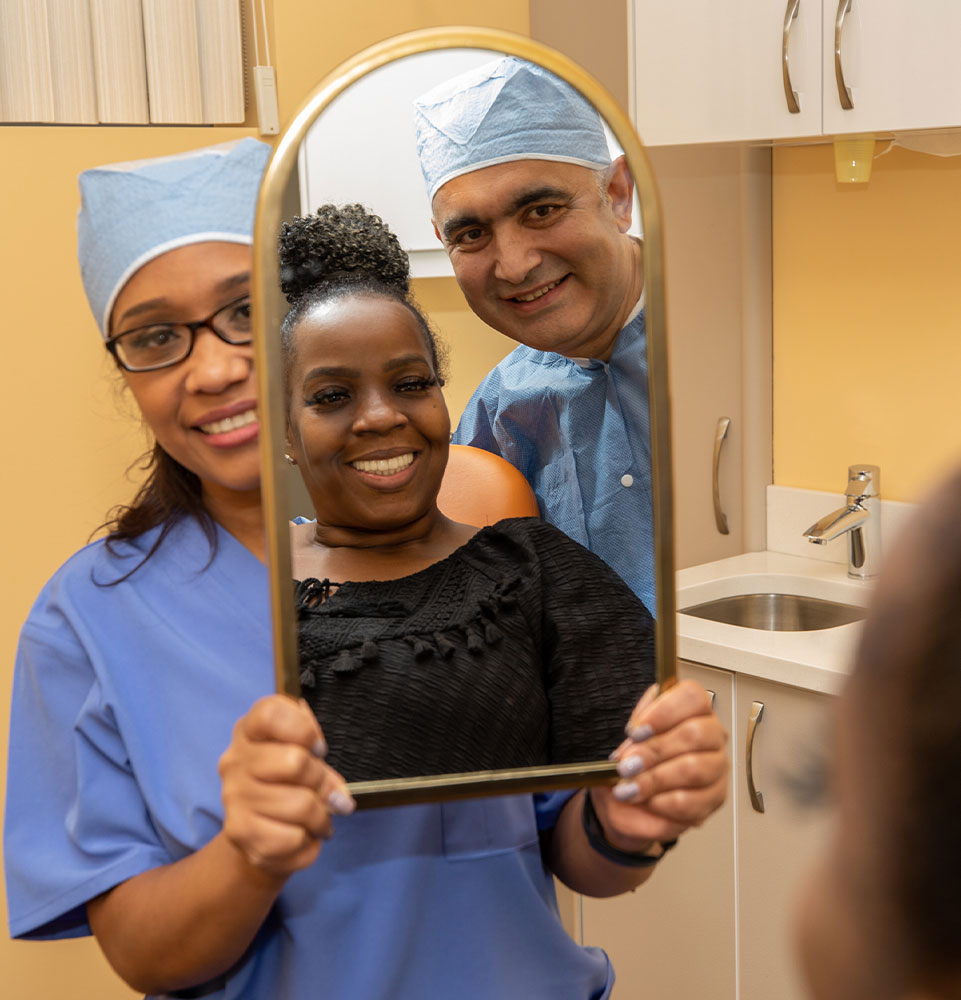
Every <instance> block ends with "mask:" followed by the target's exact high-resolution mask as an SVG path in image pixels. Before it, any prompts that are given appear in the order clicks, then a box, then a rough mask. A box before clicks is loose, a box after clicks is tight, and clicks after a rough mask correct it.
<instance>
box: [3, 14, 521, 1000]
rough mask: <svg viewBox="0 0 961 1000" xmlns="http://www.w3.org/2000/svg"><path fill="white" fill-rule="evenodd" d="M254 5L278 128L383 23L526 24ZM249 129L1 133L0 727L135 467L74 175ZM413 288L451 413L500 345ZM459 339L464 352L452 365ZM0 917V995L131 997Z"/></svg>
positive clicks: (127, 413)
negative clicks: (81, 229)
mask: <svg viewBox="0 0 961 1000" xmlns="http://www.w3.org/2000/svg"><path fill="white" fill-rule="evenodd" d="M267 6H268V14H269V15H270V20H271V29H272V31H271V55H272V57H273V62H274V64H275V66H276V67H277V83H278V93H279V100H280V116H281V122H284V121H285V120H286V119H287V118H288V117H289V115H290V114H291V113H292V112H293V111H294V109H295V108H296V107H297V105H298V104H299V103H300V101H301V100H302V99H303V97H304V96H306V93H307V92H308V91H309V90H310V89H311V88H312V86H313V85H314V84H315V83H316V82H317V81H318V80H319V79H320V78H321V77H322V76H323V75H324V74H325V73H326V72H328V71H329V70H330V69H332V68H333V67H334V66H335V65H336V64H337V63H338V62H340V61H341V60H343V59H345V58H346V57H348V56H350V55H352V54H353V53H354V52H355V51H357V50H358V49H361V48H363V47H365V46H367V45H369V44H372V43H374V42H376V41H379V40H380V39H383V38H386V37H388V36H390V35H392V34H395V33H397V32H401V31H407V30H413V29H415V28H421V27H429V26H434V25H441V24H479V25H484V26H489V27H500V28H506V29H508V30H512V31H516V32H519V33H521V34H527V33H528V30H529V15H528V8H527V2H526V0H485V3H483V4H480V3H474V2H466V0H433V2H430V0H400V2H398V0H366V2H356V3H352V4H319V3H317V4H313V3H302V2H300V0H273V2H271V0H267ZM254 134H256V133H255V131H253V130H251V129H237V128H116V127H113V128H110V127H107V128H83V127H79V128H77V127H74V128H70V127H2V129H0V142H2V148H3V157H2V162H0V191H2V199H3V237H2V240H0V273H2V274H3V285H2V288H3V309H4V332H5V341H6V350H7V355H6V363H5V364H4V366H3V369H2V374H0V379H2V391H0V407H2V410H0V421H2V427H3V434H2V453H0V459H2V467H3V469H4V470H5V474H4V480H3V482H4V490H3V494H2V499H0V504H2V513H3V519H4V523H5V526H6V527H5V529H4V531H3V549H2V553H3V558H2V564H3V566H4V570H5V572H4V573H3V583H2V587H3V591H2V601H0V733H2V734H6V731H7V722H8V718H7V712H8V707H7V706H8V692H9V688H10V683H11V678H12V673H13V658H14V651H15V648H16V640H17V634H18V632H19V629H20V625H21V623H22V622H23V619H24V618H25V616H26V614H27V612H28V610H29V607H30V604H31V603H32V601H33V599H34V597H35V596H36V594H37V592H38V590H39V589H40V587H41V586H42V585H43V582H44V581H45V580H46V579H47V577H48V576H49V575H50V573H51V572H53V570H54V569H55V568H56V567H57V566H58V565H59V564H60V563H61V562H62V561H63V560H64V559H65V558H66V557H67V556H69V555H70V553H71V552H73V551H74V550H75V549H76V548H78V547H79V546H80V545H82V544H83V543H84V542H85V541H86V540H87V538H88V536H89V535H90V533H91V531H92V530H93V529H95V528H96V527H97V525H99V524H100V523H101V521H102V520H103V518H104V515H105V513H106V511H107V509H108V508H109V507H110V506H111V505H112V504H115V503H117V502H120V501H125V500H127V499H129V497H130V496H131V494H132V492H133V488H134V487H133V482H134V481H135V480H136V473H134V474H132V476H130V477H128V476H127V475H126V473H125V470H126V469H127V467H128V466H129V465H130V463H131V462H132V461H133V460H134V459H135V458H136V457H137V456H138V455H139V454H140V453H141V452H142V451H143V449H144V446H145V439H144V436H143V434H142V432H141V430H140V428H139V425H138V422H137V420H136V417H135V415H134V412H133V408H132V404H130V403H129V402H127V401H125V400H124V398H123V396H122V393H121V392H120V390H119V388H118V382H117V378H116V376H115V375H114V374H113V372H112V368H111V366H110V365H109V364H108V363H107V360H106V355H105V352H104V351H103V349H102V347H101V346H100V342H99V334H98V332H97V329H96V326H95V324H94V321H93V319H92V318H91V316H90V313H89V309H88V307H87V305H86V300H85V299H84V297H83V291H82V288H81V285H80V278H79V273H78V271H77V265H76V256H75V253H76V251H75V245H76V229H75V218H76V210H77V188H76V176H77V174H78V173H79V172H80V171H81V170H83V169H85V168H87V167H89V166H93V165H96V164H98V163H106V162H111V161H114V160H128V159H135V158H140V157H147V156H155V155H162V154H164V153H170V152H175V151H179V150H183V149H188V148H192V147H196V146H203V145H207V144H209V143H212V142H221V141H226V140H228V139H232V138H236V137H238V136H242V135H254ZM421 284H422V285H428V286H430V287H428V288H424V289H422V288H420V287H418V294H419V295H420V297H421V299H422V301H423V302H424V303H425V305H427V306H428V307H430V308H436V309H437V310H438V325H439V327H440V328H441V330H442V332H443V333H444V335H445V336H447V337H448V339H450V340H451V341H452V342H453V343H454V352H455V365H454V370H455V373H456V375H455V377H456V378H457V384H456V386H455V385H452V387H451V388H452V399H456V400H458V401H459V402H455V403H454V406H455V408H457V409H458V411H459V408H460V406H462V405H463V399H464V398H466V392H467V391H468V389H469V388H470V386H469V385H468V383H470V382H471V380H472V379H473V380H474V381H476V380H477V378H479V376H480V374H481V373H482V372H484V371H486V370H487V369H488V368H489V367H490V366H491V364H493V363H494V361H496V360H497V358H499V357H500V356H501V353H503V349H502V347H501V346H500V344H499V339H498V338H497V337H495V336H493V335H492V336H491V345H497V346H493V347H491V346H489V345H488V344H487V343H486V342H485V340H484V337H485V333H486V328H484V327H483V326H481V325H479V324H477V323H476V321H473V319H472V317H471V318H466V317H465V316H464V315H463V313H462V312H461V310H460V308H459V307H458V297H459V292H458V291H457V290H456V287H454V286H453V282H452V281H450V282H447V281H443V280H436V281H431V282H426V283H421ZM501 339H502V338H501ZM459 341H460V342H466V343H467V344H468V345H470V346H473V347H476V348H478V349H479V352H478V351H475V352H474V355H473V356H472V358H471V360H469V361H467V362H465V360H463V359H462V358H461V357H460V349H459V346H458V342H459ZM465 356H466V351H465ZM491 359H493V360H491ZM472 366H479V367H478V372H477V374H476V376H475V375H474V374H470V373H469V372H470V371H471V367H472ZM3 742H4V743H5V736H4V740H3ZM5 772H6V754H5V747H0V775H3V776H2V777H0V789H2V788H3V787H4V786H5ZM2 906H3V904H0V908H2ZM0 921H2V926H0V995H3V996H5V997H16V998H21V997H22V998H30V1000H46V998H48V997H49V998H51V1000H53V998H58V1000H59V998H61V997H69V998H70V1000H112V998H114V997H129V996H132V995H133V994H131V993H130V991H129V990H128V989H126V987H124V986H123V985H122V984H121V983H120V982H119V980H117V979H116V978H115V977H114V976H113V975H112V973H111V972H110V971H109V970H108V969H107V968H106V966H105V964H104V962H103V960H102V959H101V958H100V955H99V952H98V951H97V949H96V947H95V945H93V944H92V942H90V941H89V940H80V941H71V942H61V943H57V944H34V943H22V942H10V941H8V940H6V937H5V928H6V911H5V909H2V912H0Z"/></svg>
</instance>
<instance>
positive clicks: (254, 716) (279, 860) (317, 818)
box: [219, 695, 354, 878]
mask: <svg viewBox="0 0 961 1000" xmlns="http://www.w3.org/2000/svg"><path fill="white" fill-rule="evenodd" d="M326 749H327V748H326V744H325V742H324V737H323V733H322V732H321V730H320V726H319V725H318V723H317V720H316V718H314V715H313V713H312V712H311V710H310V709H309V707H308V706H307V705H306V703H305V702H303V701H300V702H298V701H295V700H294V699H293V698H289V697H287V696H285V695H270V696H268V697H266V698H262V699H261V700H260V701H258V702H257V703H256V704H255V705H254V706H253V708H251V710H250V711H249V712H248V713H247V714H246V715H245V716H243V717H242V718H241V719H240V720H239V721H238V722H237V724H236V725H235V726H234V731H233V738H232V740H231V743H230V746H229V747H228V748H227V750H226V751H225V753H224V754H223V756H222V757H221V758H220V765H219V771H220V780H221V784H222V795H223V803H224V827H223V832H224V834H225V836H226V837H227V839H228V840H229V842H230V843H231V844H233V846H234V847H235V848H236V849H237V850H238V851H239V852H240V853H241V854H242V855H243V857H244V858H245V859H246V861H247V862H248V863H249V864H250V865H252V866H254V867H255V868H257V869H260V870H262V871H264V872H266V873H269V874H271V875H274V876H279V877H281V878H286V877H287V876H288V875H290V874H292V873H293V872H295V871H298V870H300V869H301V868H306V867H307V866H308V865H310V864H312V863H313V862H314V861H315V860H316V858H317V856H318V854H319V853H320V848H321V845H322V843H323V841H324V840H325V839H326V838H327V837H329V836H330V835H331V833H332V832H333V827H332V824H331V818H330V817H331V815H332V814H335V815H345V814H347V813H350V812H353V810H354V801H353V799H352V798H351V797H350V794H349V793H348V792H347V788H346V786H345V784H344V779H343V778H342V777H341V776H340V774H338V773H337V772H336V771H335V770H334V769H333V768H332V767H329V766H328V765H327V764H326V763H325V762H324V759H323V758H324V754H325V753H326Z"/></svg>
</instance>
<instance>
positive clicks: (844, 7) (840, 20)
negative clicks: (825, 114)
mask: <svg viewBox="0 0 961 1000" xmlns="http://www.w3.org/2000/svg"><path fill="white" fill-rule="evenodd" d="M850 11H851V0H839V3H838V13H837V17H836V18H835V20H834V79H835V80H836V81H837V85H838V100H839V101H840V102H841V108H842V109H843V110H844V111H853V110H854V97H853V96H852V95H851V88H850V87H849V86H848V85H847V84H846V83H845V82H844V65H843V63H842V62H841V37H842V35H843V34H844V19H845V17H847V15H848V14H849V13H850Z"/></svg>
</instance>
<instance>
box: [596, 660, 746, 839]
mask: <svg viewBox="0 0 961 1000" xmlns="http://www.w3.org/2000/svg"><path fill="white" fill-rule="evenodd" d="M627 733H628V737H627V739H626V740H625V741H624V742H623V743H622V744H621V745H620V746H619V747H618V748H617V750H616V751H615V754H614V758H615V759H616V760H617V762H618V773H619V774H620V776H621V780H620V782H619V783H618V784H617V785H615V786H614V787H613V788H604V787H601V788H592V789H591V790H590V793H589V794H590V795H591V801H592V803H593V805H594V810H595V812H596V813H597V816H598V819H599V820H600V823H601V826H602V827H603V830H604V835H605V837H606V839H607V840H608V841H609V842H610V843H611V844H612V845H613V846H614V847H617V848H619V849H620V850H623V851H628V852H634V853H636V852H641V851H645V850H647V849H648V848H650V847H651V845H652V844H653V843H654V842H656V841H660V842H664V841H669V840H674V839H676V838H677V837H678V836H679V835H680V834H681V833H683V832H684V831H685V830H687V829H688V828H689V827H692V826H699V825H700V824H701V823H703V822H704V820H705V819H707V817H708V816H710V814H711V813H712V812H714V810H715V809H717V808H718V807H719V806H720V805H721V804H722V803H723V802H724V799H725V796H726V795H727V780H728V771H729V767H730V765H729V761H728V758H727V753H726V751H725V744H726V742H727V734H726V733H725V732H724V729H723V728H722V726H721V723H720V721H719V720H718V718H717V716H716V715H715V714H714V711H713V710H712V708H711V702H710V697H709V695H708V693H707V691H705V690H704V688H703V687H701V685H700V684H697V683H695V682H694V681H690V680H683V681H679V682H678V683H677V684H675V685H673V686H672V687H671V688H670V689H668V690H667V691H665V692H664V693H663V694H661V693H660V692H659V690H658V688H657V685H654V686H653V687H652V688H650V689H649V690H648V691H647V692H645V694H644V696H643V697H642V698H641V700H640V701H639V702H638V703H637V705H636V706H635V708H634V711H633V712H632V713H631V718H630V721H629V723H628V725H627Z"/></svg>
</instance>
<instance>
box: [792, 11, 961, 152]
mask: <svg viewBox="0 0 961 1000" xmlns="http://www.w3.org/2000/svg"><path fill="white" fill-rule="evenodd" d="M803 2H804V0H802V3H803ZM823 34H824V38H823V62H822V70H823V95H824V96H823V108H824V110H823V131H824V133H825V134H826V135H835V134H839V133H844V132H880V131H897V130H904V129H922V128H943V127H946V126H953V125H959V124H961V60H959V59H958V47H959V45H961V3H958V0H912V2H910V3H905V0H824V32H823ZM837 49H839V52H840V55H839V56H838V55H836V50H837ZM839 78H840V79H839ZM845 104H847V105H851V106H850V107H844V106H843V105H845Z"/></svg>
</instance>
